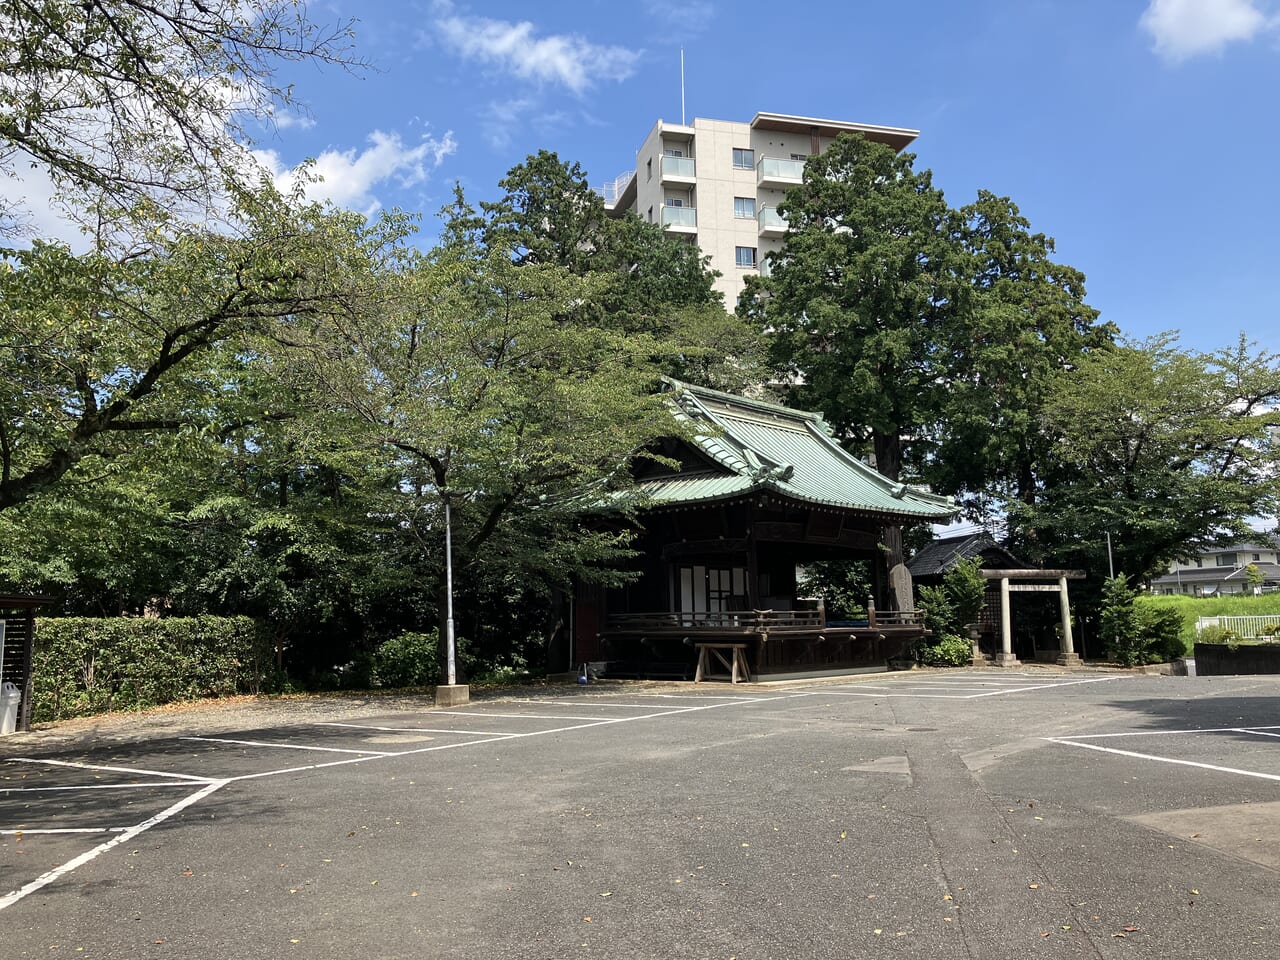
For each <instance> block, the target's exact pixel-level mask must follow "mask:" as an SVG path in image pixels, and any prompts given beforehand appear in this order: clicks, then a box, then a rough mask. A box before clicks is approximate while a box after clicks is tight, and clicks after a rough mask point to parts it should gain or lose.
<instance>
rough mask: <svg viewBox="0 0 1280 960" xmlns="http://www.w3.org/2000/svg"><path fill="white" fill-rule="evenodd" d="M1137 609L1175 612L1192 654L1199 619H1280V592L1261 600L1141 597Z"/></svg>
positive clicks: (1247, 597) (1237, 596) (1234, 596)
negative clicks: (1180, 619) (1246, 617)
mask: <svg viewBox="0 0 1280 960" xmlns="http://www.w3.org/2000/svg"><path fill="white" fill-rule="evenodd" d="M1137 603H1138V606H1139V607H1140V608H1147V609H1150V610H1174V611H1177V613H1178V616H1180V617H1181V618H1182V629H1181V631H1180V636H1181V639H1182V643H1183V645H1184V646H1185V647H1186V649H1187V651H1188V652H1190V650H1191V647H1192V645H1193V644H1194V643H1195V642H1196V619H1197V618H1198V617H1240V616H1257V617H1269V616H1273V615H1274V616H1275V617H1276V618H1277V619H1280V592H1276V593H1264V594H1263V595H1262V596H1260V597H1255V596H1250V595H1247V594H1229V595H1227V596H1223V597H1188V596H1185V595H1178V594H1164V595H1152V594H1144V595H1142V596H1139V597H1138V601H1137Z"/></svg>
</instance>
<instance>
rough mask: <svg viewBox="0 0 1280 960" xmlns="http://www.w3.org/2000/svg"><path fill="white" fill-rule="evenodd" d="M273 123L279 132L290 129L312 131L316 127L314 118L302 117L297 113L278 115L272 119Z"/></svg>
mask: <svg viewBox="0 0 1280 960" xmlns="http://www.w3.org/2000/svg"><path fill="white" fill-rule="evenodd" d="M271 122H272V123H274V124H275V126H276V129H277V130H288V129H289V128H290V127H298V128H300V129H302V130H310V129H311V128H312V127H314V126H315V125H316V121H315V118H314V117H307V116H300V115H299V114H296V113H277V114H275V115H274V116H273V117H272V118H271Z"/></svg>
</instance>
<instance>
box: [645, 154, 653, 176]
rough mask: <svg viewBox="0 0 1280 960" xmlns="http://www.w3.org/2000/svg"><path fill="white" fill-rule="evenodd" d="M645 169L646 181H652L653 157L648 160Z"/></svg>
mask: <svg viewBox="0 0 1280 960" xmlns="http://www.w3.org/2000/svg"><path fill="white" fill-rule="evenodd" d="M644 169H645V177H644V178H645V179H646V180H652V179H653V157H650V158H649V159H648V160H646V161H645V162H644Z"/></svg>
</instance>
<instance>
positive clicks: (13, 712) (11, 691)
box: [0, 683, 22, 734]
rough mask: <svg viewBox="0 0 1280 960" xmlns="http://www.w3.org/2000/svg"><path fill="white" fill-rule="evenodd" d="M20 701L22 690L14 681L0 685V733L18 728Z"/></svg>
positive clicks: (11, 731) (10, 731)
mask: <svg viewBox="0 0 1280 960" xmlns="http://www.w3.org/2000/svg"><path fill="white" fill-rule="evenodd" d="M20 703H22V691H21V690H19V689H18V685H17V684H16V683H6V684H2V685H0V734H6V733H13V732H14V731H15V730H17V729H18V705H19V704H20Z"/></svg>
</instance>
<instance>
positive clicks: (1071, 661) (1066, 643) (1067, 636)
mask: <svg viewBox="0 0 1280 960" xmlns="http://www.w3.org/2000/svg"><path fill="white" fill-rule="evenodd" d="M1058 605H1059V606H1060V607H1061V609H1062V649H1061V650H1059V651H1058V665H1059V666H1063V667H1071V666H1077V665H1078V664H1079V663H1080V656H1079V655H1078V654H1077V653H1076V647H1075V641H1074V640H1073V639H1072V637H1071V603H1070V601H1069V600H1068V598H1067V578H1066V577H1059V578H1058Z"/></svg>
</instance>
